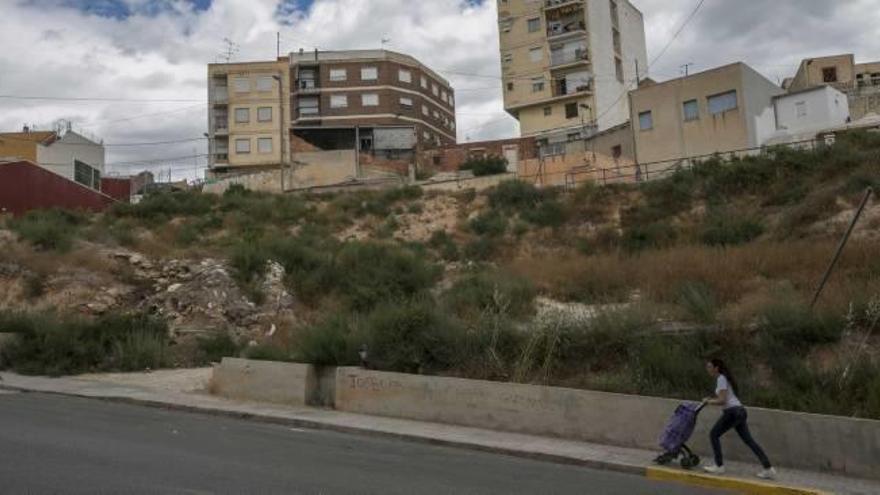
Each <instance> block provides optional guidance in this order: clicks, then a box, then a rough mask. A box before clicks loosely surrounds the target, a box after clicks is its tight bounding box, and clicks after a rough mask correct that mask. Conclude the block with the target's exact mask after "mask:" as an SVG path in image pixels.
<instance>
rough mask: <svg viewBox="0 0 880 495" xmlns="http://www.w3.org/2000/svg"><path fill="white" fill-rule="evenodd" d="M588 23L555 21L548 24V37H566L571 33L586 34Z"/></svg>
mask: <svg viewBox="0 0 880 495" xmlns="http://www.w3.org/2000/svg"><path fill="white" fill-rule="evenodd" d="M586 32H587V23H586V22H584V21H578V20H572V21H553V22H549V23H548V24H547V37H548V38H554V37H556V36H564V35H566V34H571V33H586Z"/></svg>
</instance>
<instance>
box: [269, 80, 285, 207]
mask: <svg viewBox="0 0 880 495" xmlns="http://www.w3.org/2000/svg"><path fill="white" fill-rule="evenodd" d="M272 77H273V78H274V79H275V80H276V81H278V138H279V142H278V152H279V156H280V161H279V163H278V169H279V170H280V171H281V192H282V193H283V192H285V191H287V188H286V187H285V186H284V172H285V170H284V74H283V73H281V72H280V71H279V72H278V75H277V76H272Z"/></svg>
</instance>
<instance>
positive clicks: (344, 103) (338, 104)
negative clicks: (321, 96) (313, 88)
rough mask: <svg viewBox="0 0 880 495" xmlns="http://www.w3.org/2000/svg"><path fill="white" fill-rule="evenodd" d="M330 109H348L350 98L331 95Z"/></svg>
mask: <svg viewBox="0 0 880 495" xmlns="http://www.w3.org/2000/svg"><path fill="white" fill-rule="evenodd" d="M330 108H348V96H346V95H330Z"/></svg>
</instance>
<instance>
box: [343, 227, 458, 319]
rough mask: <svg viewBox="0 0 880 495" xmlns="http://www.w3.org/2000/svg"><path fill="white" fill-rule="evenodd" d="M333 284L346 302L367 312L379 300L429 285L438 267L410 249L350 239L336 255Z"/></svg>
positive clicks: (403, 294)
mask: <svg viewBox="0 0 880 495" xmlns="http://www.w3.org/2000/svg"><path fill="white" fill-rule="evenodd" d="M335 271H336V273H338V274H340V276H339V277H338V279H337V287H338V291H339V293H340V295H341V296H342V297H343V298H344V300H345V301H346V302H347V304H348V305H349V306H350V307H351V308H353V309H355V310H358V311H368V310H370V309H372V308H373V307H375V306H376V305H377V304H378V303H380V302H383V301H390V300H397V299H401V298H405V297H412V296H415V295H417V294H419V293H421V292H422V291H425V290H427V289H429V288H431V287H432V286H433V285H434V283H435V282H436V281H437V278H438V277H439V275H440V270H439V267H437V266H435V265H433V264H431V263H429V262H428V261H426V260H425V259H424V258H422V257H419V256H416V255H414V254H413V253H412V252H410V251H408V250H405V249H402V248H399V247H395V246H392V245H386V244H380V243H375V242H350V243H348V244H346V245H345V246H343V247H342V249H341V250H340V251H339V254H338V256H337V257H336V262H335Z"/></svg>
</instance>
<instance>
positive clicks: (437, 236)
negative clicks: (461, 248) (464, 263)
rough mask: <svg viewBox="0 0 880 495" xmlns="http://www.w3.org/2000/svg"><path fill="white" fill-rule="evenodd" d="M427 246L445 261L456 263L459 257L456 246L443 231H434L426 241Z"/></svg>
mask: <svg viewBox="0 0 880 495" xmlns="http://www.w3.org/2000/svg"><path fill="white" fill-rule="evenodd" d="M428 246H430V247H431V248H433V249H435V250H436V251H437V252H438V253H439V254H440V257H441V258H442V259H444V260H446V261H458V259H459V258H460V256H461V255H460V253H459V252H458V245H457V244H456V243H455V241H454V240H453V239H452V237H451V236H450V235H449V234H447V233H446V231H445V230H437V231H434V232H433V233H432V234H431V238H430V239H429V240H428Z"/></svg>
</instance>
